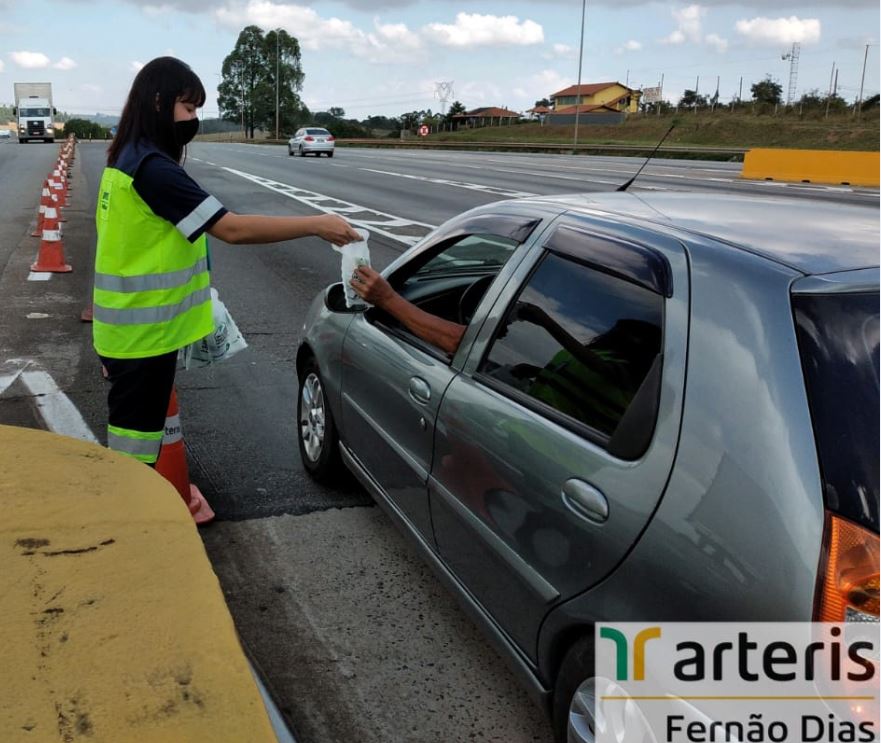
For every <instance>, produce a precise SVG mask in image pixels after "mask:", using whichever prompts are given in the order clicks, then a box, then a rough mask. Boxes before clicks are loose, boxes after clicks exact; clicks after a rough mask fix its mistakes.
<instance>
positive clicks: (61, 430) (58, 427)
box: [21, 371, 98, 444]
mask: <svg viewBox="0 0 881 743" xmlns="http://www.w3.org/2000/svg"><path fill="white" fill-rule="evenodd" d="M21 379H22V381H23V382H24V384H25V386H26V387H27V388H28V389H29V390H30V391H31V394H33V395H34V402H35V403H36V405H37V409H38V410H39V411H40V415H42V416H43V420H44V421H45V422H46V425H47V426H48V427H49V430H50V431H52V432H53V433H58V434H61V435H62V436H70V437H71V438H74V439H80V440H81V441H88V442H91V443H93V444H97V443H98V439H96V438H95V436H94V434H93V433H92V430H91V429H90V428H89V426H88V425H87V424H86V422H85V421H84V420H83V417H82V415H80V411H79V410H77V409H76V406H75V405H74V404H73V403H72V402H71V401H70V398H69V397H68V396H67V395H65V394H64V393H63V392H62V391H61V390H60V389H58V385H56V384H55V380H54V379H52V377H51V376H50V375H49V374H48V373H47V372H44V371H26V372H21Z"/></svg>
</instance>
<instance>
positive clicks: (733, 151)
mask: <svg viewBox="0 0 881 743" xmlns="http://www.w3.org/2000/svg"><path fill="white" fill-rule="evenodd" d="M336 142H337V144H338V145H342V146H348V145H350V146H353V147H379V148H382V147H390V148H393V149H394V148H400V147H408V148H414V149H457V150H469V149H473V150H480V149H493V150H514V151H518V150H520V151H532V152H561V153H566V154H573V153H574V152H633V153H643V152H651V151H652V150H653V149H654V145H652V144H644V145H643V144H592V143H589V142H586V143H583V144H579V145H578V146H577V147H574V146H573V145H571V144H560V143H555V142H547V143H545V142H439V141H422V140H413V139H337V140H336ZM749 149H750V148H749V147H701V146H697V145H675V144H673V145H662V146H661V147H660V148H659V149H658V152H666V153H668V154H679V155H710V156H720V155H728V156H731V157H734V156H742V155H744V154H745V153H746V152H748V151H749Z"/></svg>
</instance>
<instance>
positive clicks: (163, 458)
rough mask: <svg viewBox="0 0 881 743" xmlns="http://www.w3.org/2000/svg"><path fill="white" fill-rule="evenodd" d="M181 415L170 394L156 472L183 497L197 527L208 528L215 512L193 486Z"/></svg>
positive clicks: (175, 394) (173, 392) (172, 394)
mask: <svg viewBox="0 0 881 743" xmlns="http://www.w3.org/2000/svg"><path fill="white" fill-rule="evenodd" d="M179 413H180V411H179V410H178V407H177V393H176V392H175V390H174V388H172V390H171V400H169V401H168V414H167V415H166V418H165V435H164V436H163V437H162V449H161V450H160V451H159V461H158V462H156V471H157V472H158V473H159V474H160V475H162V476H163V477H164V478H165V479H166V480H168V481H169V482H170V483H171V484H172V485H174V487H175V488H176V489H177V492H178V493H180V497H181V498H183V499H184V503H186V504H187V508H189V509H190V513H191V514H192V516H193V521H195V522H196V523H197V524H207V523H208V522H209V521H212V520H213V519H214V511H213V510H212V509H211V506H209V505H208V501H206V500H205V496H204V495H202V493H201V492H200V491H199V488H197V487H196V486H195V485H193V484H192V483H191V482H190V471H189V469H188V467H187V453H186V450H185V448H184V435H183V431H182V430H181V426H180V414H179Z"/></svg>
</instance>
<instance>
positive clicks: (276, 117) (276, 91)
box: [275, 28, 317, 157]
mask: <svg viewBox="0 0 881 743" xmlns="http://www.w3.org/2000/svg"><path fill="white" fill-rule="evenodd" d="M279 31H281V29H279V28H277V29H275V138H276V139H278V66H279V65H278V32H279ZM316 157H317V156H316Z"/></svg>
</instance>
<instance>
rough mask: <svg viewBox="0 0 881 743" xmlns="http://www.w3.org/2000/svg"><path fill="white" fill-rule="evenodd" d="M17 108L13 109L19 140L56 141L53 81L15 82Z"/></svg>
mask: <svg viewBox="0 0 881 743" xmlns="http://www.w3.org/2000/svg"><path fill="white" fill-rule="evenodd" d="M14 86H15V108H13V109H12V112H13V114H14V115H15V117H16V120H17V126H16V131H17V132H18V141H19V142H30V141H31V140H32V139H39V140H42V141H43V142H54V141H55V129H54V128H53V126H52V117H53V116H54V115H55V113H56V111H55V108H54V107H53V106H52V83H14Z"/></svg>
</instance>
